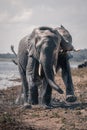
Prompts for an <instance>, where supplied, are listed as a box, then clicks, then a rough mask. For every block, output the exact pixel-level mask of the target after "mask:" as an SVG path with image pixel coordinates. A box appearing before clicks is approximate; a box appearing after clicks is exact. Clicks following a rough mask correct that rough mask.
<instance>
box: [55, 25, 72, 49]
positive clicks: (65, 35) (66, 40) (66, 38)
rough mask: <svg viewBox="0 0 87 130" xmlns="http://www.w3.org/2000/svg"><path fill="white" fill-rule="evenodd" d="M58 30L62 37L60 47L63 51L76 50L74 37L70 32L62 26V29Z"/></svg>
mask: <svg viewBox="0 0 87 130" xmlns="http://www.w3.org/2000/svg"><path fill="white" fill-rule="evenodd" d="M56 30H57V31H58V32H59V34H60V35H61V43H60V46H61V48H62V50H63V51H72V50H74V47H73V45H72V36H71V35H70V33H69V31H68V30H67V29H66V28H65V27H64V26H62V25H61V26H60V27H57V28H56Z"/></svg>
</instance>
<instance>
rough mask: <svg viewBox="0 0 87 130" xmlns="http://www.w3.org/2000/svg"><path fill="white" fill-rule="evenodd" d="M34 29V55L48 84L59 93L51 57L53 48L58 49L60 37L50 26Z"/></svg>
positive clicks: (53, 52) (52, 56)
mask: <svg viewBox="0 0 87 130" xmlns="http://www.w3.org/2000/svg"><path fill="white" fill-rule="evenodd" d="M34 31H35V48H36V51H35V57H36V59H37V60H38V61H39V63H40V64H41V66H42V68H43V71H44V75H45V77H46V80H47V82H48V84H49V85H50V86H51V87H52V88H53V89H55V90H57V91H58V92H59V93H60V94H62V93H63V91H62V90H61V88H60V87H59V86H58V85H57V84H56V83H55V81H54V72H53V60H54V59H53V58H55V56H54V54H55V50H58V51H59V47H60V41H61V37H60V35H59V34H58V32H57V31H56V30H54V29H52V28H48V27H41V28H39V29H36V30H34Z"/></svg>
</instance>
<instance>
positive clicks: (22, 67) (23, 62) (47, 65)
mask: <svg viewBox="0 0 87 130" xmlns="http://www.w3.org/2000/svg"><path fill="white" fill-rule="evenodd" d="M71 43H72V37H71V35H70V34H69V32H68V31H67V30H66V29H65V28H64V27H63V26H61V27H58V28H55V29H53V28H49V27H39V28H36V29H34V30H33V32H32V33H31V35H29V36H26V37H24V38H23V39H22V40H21V41H20V43H19V48H18V55H17V58H18V68H19V72H20V75H21V79H22V94H21V95H23V94H24V106H29V107H30V104H38V99H39V102H40V104H41V105H42V106H49V104H50V101H51V93H52V88H53V89H55V90H56V91H58V92H59V93H60V94H63V91H62V89H61V88H60V87H59V86H58V85H57V84H56V83H55V81H54V70H55V72H57V71H58V68H59V67H61V68H62V77H63V80H64V83H65V86H66V95H67V97H66V100H67V101H75V100H76V97H75V96H74V89H73V83H72V77H71V72H70V66H69V62H68V55H67V53H66V51H71V50H73V49H74V48H73V46H72V44H71ZM53 68H54V69H53ZM39 84H41V89H40V94H39V98H38V85H39ZM21 97H22V96H21Z"/></svg>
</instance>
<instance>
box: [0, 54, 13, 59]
mask: <svg viewBox="0 0 87 130" xmlns="http://www.w3.org/2000/svg"><path fill="white" fill-rule="evenodd" d="M0 58H6V59H11V58H15V55H14V54H11V53H5V54H4V53H3V54H0Z"/></svg>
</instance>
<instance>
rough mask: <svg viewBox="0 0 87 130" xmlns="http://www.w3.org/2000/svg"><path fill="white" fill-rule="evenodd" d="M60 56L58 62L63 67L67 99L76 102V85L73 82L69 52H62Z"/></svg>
mask: <svg viewBox="0 0 87 130" xmlns="http://www.w3.org/2000/svg"><path fill="white" fill-rule="evenodd" d="M58 58H59V59H58V63H59V65H60V67H61V68H62V79H63V81H64V84H65V86H66V101H68V102H74V101H76V97H75V95H74V86H73V82H72V76H71V70H70V64H69V61H68V54H67V53H65V54H60V55H59V57H58Z"/></svg>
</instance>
